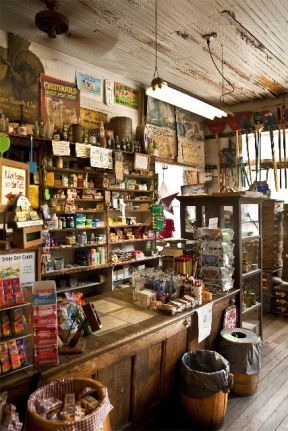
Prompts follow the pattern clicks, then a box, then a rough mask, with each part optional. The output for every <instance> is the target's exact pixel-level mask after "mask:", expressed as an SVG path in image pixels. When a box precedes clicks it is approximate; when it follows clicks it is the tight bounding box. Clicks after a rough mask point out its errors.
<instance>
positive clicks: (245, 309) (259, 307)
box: [242, 302, 262, 316]
mask: <svg viewBox="0 0 288 431" xmlns="http://www.w3.org/2000/svg"><path fill="white" fill-rule="evenodd" d="M261 306H262V305H261V303H260V302H256V304H254V305H252V306H251V307H246V306H245V307H244V308H243V310H242V315H243V316H244V315H245V314H248V313H250V312H251V311H255V310H258V309H261Z"/></svg>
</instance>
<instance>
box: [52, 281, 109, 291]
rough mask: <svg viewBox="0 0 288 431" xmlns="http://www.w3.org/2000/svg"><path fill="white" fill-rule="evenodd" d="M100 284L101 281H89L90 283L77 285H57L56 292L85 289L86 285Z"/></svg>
mask: <svg viewBox="0 0 288 431" xmlns="http://www.w3.org/2000/svg"><path fill="white" fill-rule="evenodd" d="M101 284H103V282H101V281H95V282H91V283H83V284H79V285H77V286H68V287H57V289H56V293H57V294H58V293H63V292H69V291H71V290H81V289H86V287H93V286H100V285H101Z"/></svg>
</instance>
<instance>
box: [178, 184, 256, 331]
mask: <svg viewBox="0 0 288 431" xmlns="http://www.w3.org/2000/svg"><path fill="white" fill-rule="evenodd" d="M177 199H178V200H179V201H180V217H181V235H182V237H183V238H187V239H190V240H192V239H193V240H195V232H196V228H197V227H206V228H210V229H215V228H221V229H225V228H232V230H233V232H234V238H233V242H234V247H233V254H234V261H233V267H234V271H233V287H234V288H236V289H239V295H238V296H237V297H236V298H237V308H238V324H239V326H240V327H245V328H246V329H251V330H254V331H255V332H257V333H258V334H259V335H261V336H262V222H261V221H262V200H263V199H262V198H258V197H250V196H249V197H248V196H246V195H245V194H241V193H228V194H218V193H217V194H215V195H211V196H203V195H202V196H180V197H178V198H177Z"/></svg>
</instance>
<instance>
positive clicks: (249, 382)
mask: <svg viewBox="0 0 288 431" xmlns="http://www.w3.org/2000/svg"><path fill="white" fill-rule="evenodd" d="M233 375H234V384H233V386H232V389H231V394H233V395H237V396H240V397H245V396H247V395H252V394H254V393H255V392H256V390H257V385H258V374H250V375H248V374H242V373H233Z"/></svg>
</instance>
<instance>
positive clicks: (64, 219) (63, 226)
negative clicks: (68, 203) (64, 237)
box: [62, 217, 67, 229]
mask: <svg viewBox="0 0 288 431" xmlns="http://www.w3.org/2000/svg"><path fill="white" fill-rule="evenodd" d="M66 227H67V223H66V217H62V229H66Z"/></svg>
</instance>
